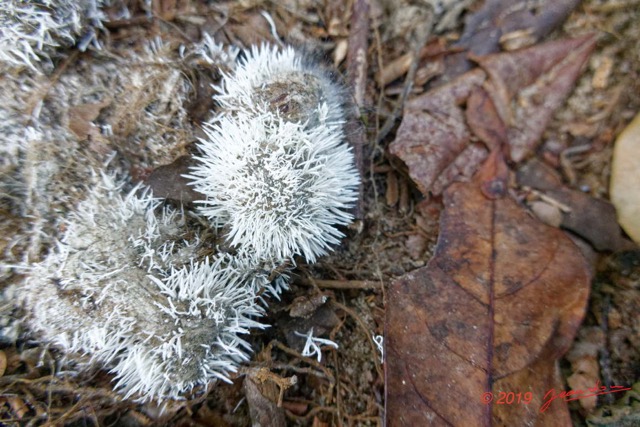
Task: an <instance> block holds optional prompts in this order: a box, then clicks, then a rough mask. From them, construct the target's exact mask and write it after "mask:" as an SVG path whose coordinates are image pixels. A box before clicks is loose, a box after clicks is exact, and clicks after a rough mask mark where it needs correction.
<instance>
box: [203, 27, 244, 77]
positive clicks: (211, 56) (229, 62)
mask: <svg viewBox="0 0 640 427" xmlns="http://www.w3.org/2000/svg"><path fill="white" fill-rule="evenodd" d="M193 53H195V55H196V56H197V57H198V58H201V59H202V60H203V61H204V62H205V63H207V64H209V65H215V66H216V67H225V68H227V69H229V70H233V69H234V68H235V63H236V57H237V56H238V53H240V49H238V48H237V47H235V46H227V47H225V46H224V45H223V44H222V43H216V42H215V40H213V39H212V38H211V36H210V35H209V34H207V33H204V34H203V36H202V41H201V42H200V43H198V44H196V45H195V46H194V47H193Z"/></svg>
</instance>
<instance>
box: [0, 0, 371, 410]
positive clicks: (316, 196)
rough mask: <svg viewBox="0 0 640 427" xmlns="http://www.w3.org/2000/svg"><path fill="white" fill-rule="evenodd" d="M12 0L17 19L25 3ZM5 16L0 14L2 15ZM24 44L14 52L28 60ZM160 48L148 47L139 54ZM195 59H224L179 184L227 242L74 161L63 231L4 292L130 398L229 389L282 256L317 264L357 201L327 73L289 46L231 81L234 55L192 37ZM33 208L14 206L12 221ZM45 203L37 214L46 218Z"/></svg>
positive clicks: (281, 280)
mask: <svg viewBox="0 0 640 427" xmlns="http://www.w3.org/2000/svg"><path fill="white" fill-rule="evenodd" d="M43 1H44V0H43ZM10 3H11V5H13V6H11V7H14V8H16V7H19V8H21V9H20V10H23V12H24V10H26V8H27V7H36V6H32V4H36V3H35V2H20V1H13V0H12V1H11V2H10ZM45 3H46V1H44V2H43V4H45ZM37 4H38V5H39V4H40V3H37ZM47 4H48V3H47ZM92 4H93V3H92ZM3 7H4V10H3V9H0V16H1V13H2V12H3V11H4V13H5V14H6V13H8V12H7V10H8V9H7V6H3ZM38 7H40V6H38ZM34 10H35V9H34ZM37 10H40V9H37ZM34 13H35V12H34ZM38 22H40V21H38ZM47 22H48V21H46V20H44V21H42V25H44V24H45V23H47ZM47 25H48V24H47ZM42 28H43V29H45V27H42ZM46 40H48V39H46ZM0 41H1V40H0ZM31 46H32V45H31V44H28V45H25V46H24V48H23V50H22V51H21V52H24V54H22V53H17V54H16V53H15V52H14V53H12V55H17V56H16V58H18V59H19V58H22V59H23V60H24V61H23V62H24V64H23V65H29V64H30V62H29V61H31V60H35V57H34V56H33V54H32V52H31V51H30V50H29V48H30V47H31ZM2 48H3V47H2V46H1V45H0V50H1V49H2ZM163 49H168V47H167V46H165V44H163V43H162V42H160V41H159V42H156V43H154V44H153V46H152V49H151V50H152V51H159V50H163ZM1 54H2V53H1V52H0V55H1ZM194 54H195V55H196V56H198V57H199V58H200V60H201V61H203V62H204V63H206V64H214V63H218V62H221V64H220V67H219V69H221V70H223V82H222V84H221V86H220V87H219V88H218V89H219V91H220V94H219V95H218V96H217V97H216V100H217V102H218V103H219V105H220V106H221V107H222V110H221V113H220V114H218V115H217V116H216V117H215V118H213V119H212V120H211V121H210V123H208V124H207V125H206V126H205V131H206V135H207V138H206V139H204V140H202V141H201V144H200V146H199V147H200V149H201V154H200V155H199V156H198V157H197V161H198V163H197V165H196V166H194V167H193V169H192V170H191V174H189V175H187V177H188V178H189V179H191V180H192V181H191V184H192V185H194V186H195V188H196V189H197V190H198V191H199V192H201V193H203V194H204V195H205V196H206V200H205V201H204V202H203V203H202V204H201V205H200V206H199V209H198V210H199V213H200V214H202V215H203V216H205V217H206V218H208V219H209V220H210V223H211V225H212V226H213V228H219V229H220V230H219V231H220V233H222V234H223V235H224V238H225V239H226V245H225V246H228V247H229V248H228V249H227V250H222V249H220V248H217V247H213V246H214V245H213V244H212V242H208V241H206V240H208V239H206V238H205V237H203V236H204V235H205V234H206V235H209V234H211V231H214V233H213V234H216V233H217V231H215V230H208V231H206V233H203V231H205V229H204V228H203V227H204V226H203V225H202V224H201V223H199V222H198V221H197V220H195V218H191V217H190V216H189V215H187V214H185V212H184V209H177V208H172V207H170V206H167V205H165V204H164V203H163V202H162V201H161V200H160V199H157V198H154V197H153V196H152V194H151V192H150V191H149V190H148V189H145V187H143V186H140V185H138V186H135V187H134V188H133V189H131V190H129V191H128V192H126V193H125V192H124V188H125V187H126V186H128V184H127V182H126V180H124V179H121V178H115V176H114V175H111V174H107V173H104V172H100V173H91V170H92V167H91V166H89V164H86V165H84V164H83V160H82V159H83V157H82V156H79V157H78V159H79V160H77V161H76V162H75V163H74V165H75V166H73V167H74V168H78V170H79V171H80V170H82V171H83V172H81V173H80V175H79V176H82V177H86V179H83V181H81V182H82V183H81V184H79V185H73V184H67V185H68V188H66V189H65V190H64V191H63V192H62V193H64V194H67V192H69V191H72V192H73V194H74V197H80V201H79V202H78V203H71V201H69V203H65V206H66V205H69V209H68V210H69V212H68V213H67V214H66V215H65V216H64V218H59V217H58V219H57V222H56V225H55V226H56V229H57V231H58V232H59V236H60V238H59V239H57V240H56V239H55V238H51V239H48V241H49V242H51V241H56V244H54V245H53V246H52V247H50V248H49V250H48V253H47V254H46V255H44V256H43V257H42V260H41V261H40V262H35V263H33V262H31V263H30V262H29V260H27V261H26V262H25V263H24V264H25V265H23V267H22V268H23V271H26V273H27V274H26V279H25V281H24V283H23V284H22V285H21V287H20V288H19V289H18V290H17V292H16V294H17V297H16V298H17V300H18V301H17V303H18V306H19V307H21V308H22V309H23V310H24V311H25V312H26V313H25V316H24V318H25V321H26V323H27V324H28V326H29V327H30V328H31V329H32V330H34V331H35V332H36V333H37V334H38V335H39V336H41V337H42V338H43V339H44V340H46V341H48V342H51V343H53V344H55V345H56V346H57V347H59V348H60V349H62V350H64V351H65V352H68V353H69V354H80V355H84V356H83V357H80V358H78V359H74V360H75V361H76V363H78V364H79V366H81V367H82V366H89V365H94V364H96V363H97V364H99V365H102V366H107V367H109V368H110V369H111V372H112V373H113V374H114V376H115V382H116V388H117V389H118V390H119V391H121V392H122V393H123V394H124V395H125V397H126V398H135V399H137V400H140V401H147V400H152V399H155V400H161V399H166V398H171V399H178V398H180V397H182V396H183V394H184V393H185V392H189V391H190V390H192V389H194V387H197V386H200V385H204V384H207V383H208V382H209V381H212V380H216V379H220V380H225V381H228V380H229V375H230V374H231V373H233V372H237V370H238V368H239V365H240V364H241V363H243V362H246V361H248V360H249V353H250V352H251V347H250V345H249V343H248V342H247V341H246V340H244V339H242V338H241V336H242V335H244V334H248V333H249V330H250V329H251V328H264V327H266V325H263V324H261V323H259V318H260V317H261V316H263V315H264V311H265V308H264V307H265V306H266V300H265V296H272V297H276V298H278V297H279V294H280V293H281V292H282V291H283V290H284V289H287V287H288V285H287V279H288V277H287V274H286V269H287V268H288V266H289V265H294V257H295V256H303V257H304V258H305V259H306V260H307V261H309V262H315V261H316V259H317V257H319V256H321V255H324V254H326V253H327V252H328V251H329V250H331V248H332V247H334V246H335V245H337V244H338V243H339V239H340V238H341V237H342V236H343V233H342V232H341V231H340V229H339V227H340V226H344V225H347V224H349V222H350V221H351V220H352V215H351V214H350V213H349V211H350V209H351V208H352V206H353V203H354V201H355V200H356V197H357V191H356V189H357V186H358V184H359V178H358V174H357V172H356V169H355V166H354V157H353V154H352V151H351V149H350V147H349V146H348V145H347V144H346V143H345V134H344V130H343V125H344V123H343V121H342V117H343V115H344V114H343V107H342V103H343V99H342V95H341V90H340V88H339V86H336V85H335V84H334V83H333V82H332V80H331V78H330V76H329V74H328V73H327V72H326V71H324V70H322V68H320V67H319V66H317V65H315V64H312V63H310V62H307V61H305V60H303V58H304V56H303V55H301V54H299V53H298V52H296V51H294V50H293V49H292V48H290V47H287V48H284V49H282V50H279V49H277V48H270V47H267V46H262V47H261V48H254V49H252V50H251V51H250V52H248V53H247V55H246V57H245V58H244V59H243V60H241V61H240V62H239V64H237V65H235V72H233V73H225V72H224V70H230V69H232V68H233V66H234V64H233V61H234V60H235V57H236V55H237V54H238V51H237V50H235V49H223V48H222V46H220V45H217V44H215V43H214V42H213V41H212V40H211V39H210V38H205V40H204V41H203V42H202V44H200V45H197V46H196V48H195V49H193V50H192V51H190V52H187V53H186V55H185V56H184V58H185V60H186V59H187V58H189V57H190V55H191V56H193V55H194ZM0 60H2V57H0ZM5 60H6V58H5ZM0 112H1V111H0ZM116 130H117V129H116ZM69 147H76V148H77V147H80V146H79V145H77V144H70V145H69ZM14 148H15V147H14ZM14 148H12V147H9V146H7V147H5V150H4V151H6V153H7V154H8V155H11V159H14V158H15V159H14V160H15V161H14V160H12V161H11V162H5V163H6V164H4V163H2V168H3V170H5V169H6V170H7V171H9V170H12V168H18V167H19V164H18V163H17V160H16V159H17V158H18V157H19V156H18V154H17V153H14V151H16V150H15V149H14ZM78 149H79V148H78ZM83 155H84V154H83ZM51 161H52V162H54V160H51ZM92 164H95V163H92ZM56 165H57V164H56ZM60 165H62V162H61V163H60ZM60 168H62V166H60ZM67 168H68V169H69V170H70V171H71V169H72V167H71V166H70V165H67ZM56 170H57V169H56ZM26 172H28V171H26ZM26 172H25V171H23V172H22V173H26ZM70 173H71V172H70ZM29 188H30V187H29ZM25 193H28V192H25ZM62 193H61V194H62ZM79 194H81V196H78V195H79ZM61 197H62V196H61ZM47 200H48V199H47ZM74 200H75V199H74ZM33 203H35V202H33ZM33 203H32V202H30V201H29V200H26V201H25V206H27V208H25V209H26V214H25V215H29V212H31V211H30V210H29V209H31V210H34V209H35V208H34V207H33V206H32V205H33ZM43 203H45V204H46V200H45V201H44V202H43ZM55 206H58V205H54V204H50V206H48V208H49V211H55V213H56V215H59V212H60V209H58V208H56V207H55ZM36 211H37V209H36ZM41 211H42V212H43V214H42V215H39V216H37V217H39V218H41V219H40V221H41V222H45V221H46V219H47V218H51V215H49V214H48V213H49V212H48V211H47V206H43V207H42V209H41ZM34 212H35V211H34ZM45 214H46V215H45ZM191 215H192V216H194V217H195V214H191ZM34 230H36V231H38V230H40V228H34ZM38 247H40V246H38ZM42 247H45V248H46V247H47V245H42ZM34 252H35V253H37V254H38V255H37V256H40V255H39V254H40V252H41V251H34ZM283 270H284V271H283ZM311 335H312V334H311ZM317 340H320V339H317ZM317 340H316V341H317ZM318 342H321V340H320V341H318Z"/></svg>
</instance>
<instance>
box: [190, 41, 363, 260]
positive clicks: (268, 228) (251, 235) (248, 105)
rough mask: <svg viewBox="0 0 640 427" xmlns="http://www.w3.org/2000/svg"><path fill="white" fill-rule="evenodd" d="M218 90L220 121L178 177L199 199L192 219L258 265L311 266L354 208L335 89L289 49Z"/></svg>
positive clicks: (243, 67)
mask: <svg viewBox="0 0 640 427" xmlns="http://www.w3.org/2000/svg"><path fill="white" fill-rule="evenodd" d="M218 89H219V91H220V94H219V95H217V96H216V97H215V99H216V101H217V102H218V103H219V104H220V106H221V107H222V108H221V113H220V114H219V115H218V116H217V117H215V118H214V119H213V120H212V121H211V122H210V123H209V126H208V127H207V128H206V129H205V130H206V133H207V138H206V139H203V140H201V143H200V145H199V147H200V150H201V155H200V156H198V157H197V159H198V161H199V163H198V164H197V165H196V166H194V167H193V169H192V173H191V174H190V175H187V177H188V178H190V179H192V180H193V184H194V186H195V188H196V190H197V191H199V192H200V193H202V194H204V195H205V196H206V200H205V201H203V202H202V205H201V207H200V212H201V213H202V214H203V215H204V216H206V217H208V218H209V219H210V220H211V221H212V222H214V223H215V224H217V225H224V226H225V227H227V229H228V236H227V238H228V241H229V243H230V244H231V245H233V246H236V247H238V248H244V249H246V250H248V251H251V252H252V253H254V254H255V256H256V257H258V258H261V259H276V260H286V259H291V258H293V257H294V256H296V255H301V256H303V257H304V258H305V259H306V260H307V261H309V262H315V260H316V258H317V257H318V256H321V255H325V254H326V253H327V252H328V250H329V249H330V248H331V247H332V246H335V245H336V244H337V243H339V239H340V238H341V237H343V233H342V232H341V231H340V230H339V229H338V227H339V226H342V225H345V224H348V223H350V222H351V221H352V215H351V213H350V212H349V211H350V209H351V208H352V206H353V203H354V201H355V200H356V198H357V186H358V183H359V178H358V174H357V171H356V168H355V162H354V156H353V153H352V150H351V148H350V147H349V145H348V144H346V142H345V134H344V129H343V125H344V122H343V120H344V119H343V118H344V116H345V114H344V110H343V106H342V103H343V97H342V95H341V90H340V87H339V86H338V85H337V84H336V83H334V82H333V81H332V80H331V78H330V76H329V75H328V73H327V72H326V71H325V70H323V69H322V68H321V67H319V66H318V65H317V64H313V63H311V62H309V61H307V60H306V59H305V56H304V55H302V54H300V53H299V52H297V51H295V50H294V49H293V48H292V47H285V48H283V49H282V50H279V49H278V48H277V47H269V46H265V45H263V46H261V47H254V48H252V49H251V51H250V52H248V53H247V54H246V57H245V58H244V59H243V60H242V61H241V62H240V64H239V65H238V66H237V68H236V70H235V72H234V73H233V74H231V75H225V76H224V79H223V82H222V84H221V86H220V87H219V88H218Z"/></svg>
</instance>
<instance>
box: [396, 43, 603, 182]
mask: <svg viewBox="0 0 640 427" xmlns="http://www.w3.org/2000/svg"><path fill="white" fill-rule="evenodd" d="M594 45H595V38H594V37H593V36H591V35H588V36H584V37H580V38H576V39H568V40H560V41H554V42H549V43H545V44H542V45H539V46H534V47H531V48H527V49H522V50H519V51H516V52H510V53H500V54H494V55H488V56H484V57H478V58H476V60H477V62H478V63H479V64H480V66H481V68H482V69H476V70H473V71H470V72H468V73H465V74H463V75H462V76H460V77H458V78H457V79H455V80H453V81H452V82H450V83H447V84H446V85H443V86H440V87H437V88H435V89H432V90H431V91H429V92H427V93H426V94H424V95H421V96H419V97H417V98H414V99H412V100H411V101H409V102H407V104H406V106H405V110H404V116H403V120H402V124H401V125H400V127H399V128H398V132H397V134H396V139H395V141H393V142H392V143H391V145H390V147H389V151H390V152H391V154H394V155H396V156H398V157H400V158H401V159H402V160H403V161H404V162H405V163H406V164H407V166H408V167H409V174H410V176H411V178H412V179H413V180H414V181H415V183H416V184H417V185H418V188H419V189H420V190H421V191H422V192H423V193H424V194H427V193H429V192H431V193H433V194H440V193H441V192H442V191H443V190H444V189H445V188H446V187H447V186H448V185H449V184H450V183H451V182H454V181H468V180H469V179H470V177H471V176H473V174H474V173H475V171H476V170H477V168H478V166H479V165H480V164H481V163H482V162H483V161H484V160H485V159H486V157H487V155H488V151H489V150H490V149H492V148H493V147H495V145H496V142H497V141H500V140H502V139H506V140H507V142H508V147H509V149H510V154H511V158H512V159H513V160H515V161H516V162H519V161H521V160H523V159H524V158H525V157H527V156H528V155H530V154H531V153H532V152H533V150H534V149H535V147H536V145H537V144H538V143H539V141H540V138H541V136H542V134H543V132H544V130H545V128H546V127H547V124H548V122H549V120H550V119H551V117H552V115H553V112H554V111H555V109H556V108H558V107H559V106H560V105H561V104H562V102H563V101H564V99H565V97H566V96H567V95H568V94H569V92H570V90H571V88H572V87H573V83H574V82H575V80H576V79H577V77H578V75H579V73H580V70H581V68H582V66H583V65H584V63H585V62H586V60H587V58H588V57H589V54H590V53H591V51H592V50H593V47H594ZM465 106H466V110H465ZM477 140H480V141H482V142H483V143H484V144H481V143H479V142H478V141H477ZM487 147H488V149H487Z"/></svg>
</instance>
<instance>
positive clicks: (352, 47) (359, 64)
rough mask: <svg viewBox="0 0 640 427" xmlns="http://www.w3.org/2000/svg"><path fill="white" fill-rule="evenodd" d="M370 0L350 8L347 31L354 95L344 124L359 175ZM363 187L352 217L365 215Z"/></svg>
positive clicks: (361, 170)
mask: <svg viewBox="0 0 640 427" xmlns="http://www.w3.org/2000/svg"><path fill="white" fill-rule="evenodd" d="M368 36H369V0H355V1H354V3H353V8H352V11H351V28H350V31H349V41H348V43H349V44H348V51H347V82H348V85H349V88H351V90H352V92H353V96H354V101H355V106H354V108H353V112H348V115H349V116H351V120H349V121H348V122H347V124H346V125H345V131H346V133H347V135H348V136H349V140H350V142H351V143H352V146H353V154H354V157H355V161H356V167H357V169H358V172H359V173H360V176H364V153H363V148H364V145H365V144H366V136H365V133H364V128H363V126H362V123H361V122H360V109H361V108H362V107H363V105H364V94H365V93H366V88H367V50H368V46H369V41H368ZM363 196H364V188H363V183H362V182H361V183H360V187H359V197H358V203H357V205H356V209H355V212H354V214H355V215H354V216H355V217H356V218H357V219H360V220H362V219H363V218H364V206H363V203H364V197H363Z"/></svg>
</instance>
